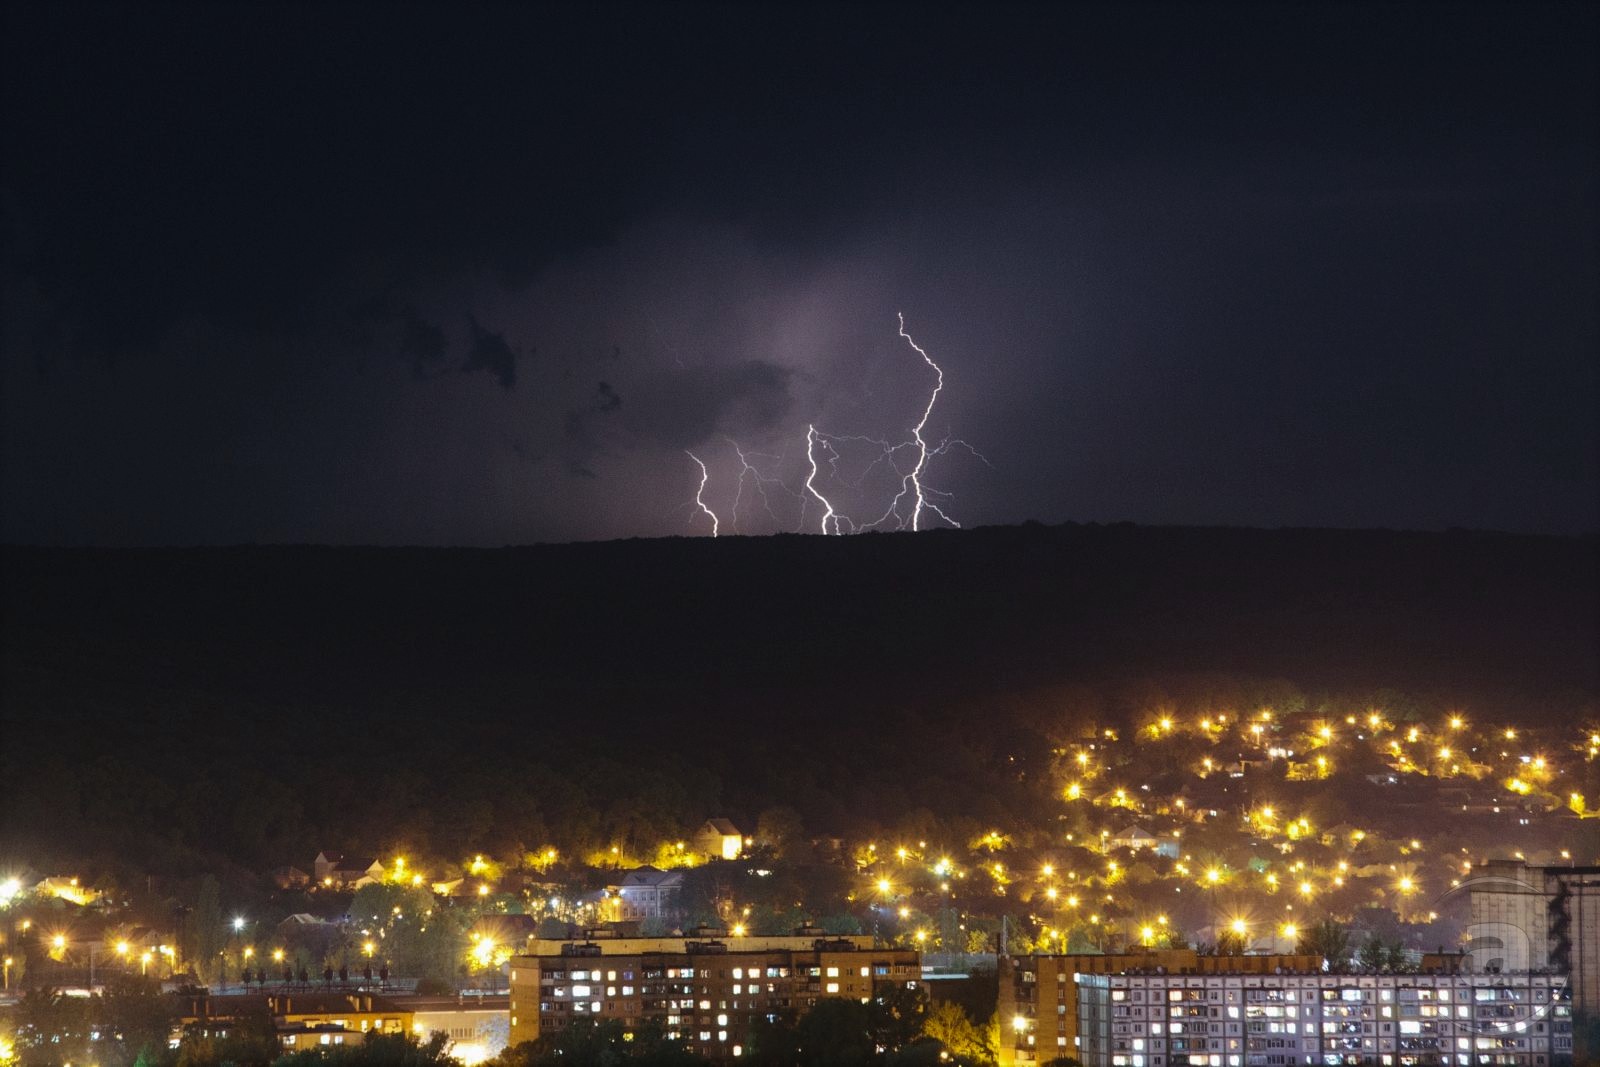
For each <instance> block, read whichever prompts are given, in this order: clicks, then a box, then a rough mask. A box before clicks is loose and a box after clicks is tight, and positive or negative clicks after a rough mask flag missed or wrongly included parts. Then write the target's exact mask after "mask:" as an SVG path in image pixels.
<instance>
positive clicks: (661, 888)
mask: <svg viewBox="0 0 1600 1067" xmlns="http://www.w3.org/2000/svg"><path fill="white" fill-rule="evenodd" d="M682 890H683V872H682V871H663V870H661V869H659V868H657V867H649V866H646V867H639V868H636V869H634V870H631V871H628V872H627V873H625V874H624V875H623V876H622V878H621V880H620V881H618V882H617V883H615V884H614V885H609V886H607V887H606V895H605V900H606V903H607V909H606V910H607V911H609V912H610V913H611V914H609V915H608V916H607V918H608V919H610V920H613V921H620V922H629V921H636V920H640V919H663V918H668V917H670V916H673V915H675V914H676V913H677V911H678V894H679V893H680V892H682Z"/></svg>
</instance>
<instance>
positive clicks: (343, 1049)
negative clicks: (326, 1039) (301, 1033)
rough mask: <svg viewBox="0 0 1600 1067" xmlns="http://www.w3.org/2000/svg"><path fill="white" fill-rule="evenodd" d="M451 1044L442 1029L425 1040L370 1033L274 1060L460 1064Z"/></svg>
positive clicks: (334, 1066) (331, 1064) (383, 1065)
mask: <svg viewBox="0 0 1600 1067" xmlns="http://www.w3.org/2000/svg"><path fill="white" fill-rule="evenodd" d="M449 1047H450V1039H449V1037H447V1036H446V1035H444V1034H440V1033H435V1034H434V1035H433V1036H432V1037H430V1038H428V1040H426V1041H419V1040H418V1039H417V1038H416V1037H414V1036H413V1035H411V1034H369V1035H368V1036H367V1039H366V1040H365V1041H363V1042H362V1043H361V1044H359V1045H334V1046H330V1047H329V1048H328V1049H326V1050H322V1049H302V1050H300V1051H299V1052H291V1053H289V1055H287V1056H280V1057H278V1059H276V1060H275V1061H273V1063H274V1067H460V1061H459V1060H456V1059H455V1058H454V1057H452V1056H451V1055H450V1053H449Z"/></svg>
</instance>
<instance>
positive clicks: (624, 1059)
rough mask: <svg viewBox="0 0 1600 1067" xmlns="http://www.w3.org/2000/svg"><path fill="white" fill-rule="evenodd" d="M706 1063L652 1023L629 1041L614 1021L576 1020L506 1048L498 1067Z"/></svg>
mask: <svg viewBox="0 0 1600 1067" xmlns="http://www.w3.org/2000/svg"><path fill="white" fill-rule="evenodd" d="M707 1062H708V1061H706V1060H705V1059H703V1058H702V1057H700V1056H696V1055H695V1054H694V1053H692V1052H690V1051H688V1050H687V1049H686V1048H684V1046H683V1043H682V1042H680V1041H676V1040H672V1039H669V1038H668V1037H667V1035H666V1031H665V1030H663V1029H662V1028H661V1025H660V1023H659V1022H658V1021H655V1020H647V1021H646V1022H645V1023H643V1024H642V1025H641V1026H640V1027H639V1028H638V1029H637V1030H636V1031H634V1033H633V1036H632V1039H631V1040H630V1039H629V1037H628V1034H627V1031H626V1030H625V1029H624V1028H623V1025H622V1023H620V1022H619V1021H617V1020H615V1019H604V1020H600V1021H598V1022H597V1021H595V1020H592V1019H577V1020H574V1021H573V1023H572V1025H570V1026H566V1027H563V1028H562V1029H560V1030H557V1031H555V1032H553V1033H550V1034H547V1035H545V1036H543V1037H541V1038H540V1039H539V1040H538V1041H524V1042H523V1043H522V1044H520V1045H518V1046H516V1047H515V1048H510V1049H507V1050H506V1051H505V1052H504V1053H502V1054H501V1056H500V1058H499V1060H498V1061H497V1067H619V1065H621V1064H629V1065H632V1067H704V1065H705V1064H706V1063H707Z"/></svg>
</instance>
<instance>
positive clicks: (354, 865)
mask: <svg viewBox="0 0 1600 1067" xmlns="http://www.w3.org/2000/svg"><path fill="white" fill-rule="evenodd" d="M377 866H379V863H378V861H377V860H376V859H374V858H373V857H371V856H360V857H355V856H352V857H351V858H350V859H347V860H346V859H341V860H339V865H338V866H337V867H335V868H334V871H335V872H336V873H339V874H366V873H367V872H368V871H370V870H372V868H374V867H377Z"/></svg>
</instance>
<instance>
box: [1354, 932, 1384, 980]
mask: <svg viewBox="0 0 1600 1067" xmlns="http://www.w3.org/2000/svg"><path fill="white" fill-rule="evenodd" d="M1356 958H1357V960H1358V961H1359V962H1360V964H1361V966H1362V968H1363V969H1364V970H1368V971H1379V970H1382V969H1383V964H1384V961H1385V960H1387V959H1388V952H1387V950H1386V947H1385V946H1384V943H1383V938H1381V937H1378V936H1377V935H1376V934H1374V935H1373V936H1371V937H1369V938H1367V939H1366V940H1365V941H1363V942H1362V943H1361V951H1360V953H1359V954H1358V955H1357V957H1356Z"/></svg>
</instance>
